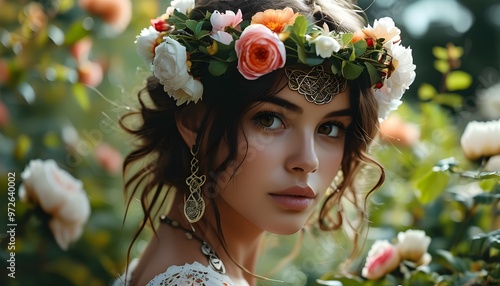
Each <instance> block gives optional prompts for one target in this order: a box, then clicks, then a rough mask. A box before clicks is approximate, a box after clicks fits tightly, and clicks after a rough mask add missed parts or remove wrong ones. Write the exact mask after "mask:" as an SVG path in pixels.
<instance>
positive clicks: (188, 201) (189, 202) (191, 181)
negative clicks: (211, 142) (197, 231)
mask: <svg viewBox="0 0 500 286" xmlns="http://www.w3.org/2000/svg"><path fill="white" fill-rule="evenodd" d="M191 155H193V159H191V176H189V177H187V179H186V185H188V187H189V195H187V198H186V195H184V216H186V219H187V220H188V221H189V223H195V222H197V221H199V220H200V219H201V217H202V216H203V213H204V212H205V201H204V200H203V196H202V193H201V186H203V184H204V183H205V179H206V177H205V175H202V176H198V170H199V166H198V147H197V146H196V145H193V147H192V148H191Z"/></svg>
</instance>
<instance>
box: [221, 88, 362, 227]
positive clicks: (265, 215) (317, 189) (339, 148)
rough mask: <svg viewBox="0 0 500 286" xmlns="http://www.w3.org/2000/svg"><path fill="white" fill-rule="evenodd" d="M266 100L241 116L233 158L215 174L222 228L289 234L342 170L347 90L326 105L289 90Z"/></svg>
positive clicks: (301, 224)
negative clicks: (232, 226) (248, 227)
mask: <svg viewBox="0 0 500 286" xmlns="http://www.w3.org/2000/svg"><path fill="white" fill-rule="evenodd" d="M266 100H268V101H265V102H259V103H257V104H255V105H254V106H253V107H252V108H250V110H249V111H248V112H247V113H246V114H244V115H243V118H242V131H241V132H240V134H239V138H238V140H239V141H238V142H239V146H238V155H237V158H236V160H235V162H233V163H232V164H230V166H229V167H228V169H226V171H224V172H223V173H222V174H215V175H217V176H218V177H217V178H218V180H217V186H218V191H219V196H218V197H217V202H218V206H219V211H220V213H221V217H222V221H223V222H224V223H225V222H227V223H233V224H235V225H245V224H251V225H253V226H255V227H257V228H258V229H261V230H265V231H269V232H272V233H277V234H292V233H295V232H297V231H298V230H300V229H301V228H302V227H303V225H304V224H305V223H306V221H307V219H308V218H309V216H310V215H311V213H312V212H313V210H314V208H315V207H316V206H317V204H318V202H320V200H321V199H322V198H323V197H324V194H325V192H326V190H327V188H328V187H329V186H330V184H331V182H332V181H333V179H334V177H335V175H336V174H337V171H338V170H339V168H340V163H341V161H342V155H343V152H344V141H345V140H344V137H345V129H346V128H347V127H348V126H349V124H351V120H352V118H351V115H350V114H351V112H350V104H349V91H348V90H346V91H344V92H342V93H340V94H337V95H336V96H335V97H334V98H333V100H332V101H331V102H330V103H328V104H324V105H316V104H313V103H309V102H307V101H306V99H305V98H304V96H302V95H300V94H298V93H297V92H295V91H292V90H290V89H289V88H284V89H282V90H281V91H280V92H279V93H278V94H277V95H276V96H275V97H269V98H267V99H266ZM245 139H246V140H245ZM246 142H248V145H247V144H246ZM222 148H224V147H222ZM220 153H224V152H220ZM245 154H246V155H245ZM219 155H220V157H222V156H223V154H219ZM241 162H242V163H241ZM239 163H241V165H240V166H239V168H237V166H238V165H239ZM233 172H234V176H232V174H233Z"/></svg>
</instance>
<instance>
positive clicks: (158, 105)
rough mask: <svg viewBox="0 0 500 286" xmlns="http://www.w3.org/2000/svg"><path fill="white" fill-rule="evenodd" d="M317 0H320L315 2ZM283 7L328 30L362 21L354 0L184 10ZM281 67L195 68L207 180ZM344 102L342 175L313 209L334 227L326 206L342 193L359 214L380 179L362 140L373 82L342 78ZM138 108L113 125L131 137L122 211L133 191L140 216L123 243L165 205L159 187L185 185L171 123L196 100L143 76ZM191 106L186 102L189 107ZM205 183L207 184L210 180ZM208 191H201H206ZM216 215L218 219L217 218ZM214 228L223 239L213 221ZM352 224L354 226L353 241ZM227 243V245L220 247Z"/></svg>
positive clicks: (371, 122)
mask: <svg viewBox="0 0 500 286" xmlns="http://www.w3.org/2000/svg"><path fill="white" fill-rule="evenodd" d="M323 2H324V3H323ZM285 7H290V8H292V9H293V10H294V11H296V12H300V13H301V14H303V15H307V16H308V17H309V18H311V19H314V21H316V22H318V23H317V24H318V25H323V23H327V24H328V25H329V27H330V29H331V30H337V31H354V30H357V29H359V28H361V27H362V26H363V20H362V17H361V16H359V14H358V13H357V11H356V9H355V7H354V6H352V5H351V4H349V3H348V2H346V1H343V2H341V1H319V0H318V1H315V4H314V5H313V4H311V3H305V2H301V0H297V1H293V0H284V1H283V0H281V1H274V0H251V1H250V0H248V1H229V0H222V1H220V0H208V1H199V3H197V6H196V7H195V9H194V10H193V11H192V12H191V13H190V17H192V18H193V19H199V18H202V17H204V16H205V11H213V10H219V11H225V10H232V11H237V10H238V9H241V11H242V14H243V19H246V20H249V19H251V17H252V15H254V14H255V13H257V12H259V11H264V10H266V9H283V8H285ZM283 76H284V75H283V72H282V71H275V72H272V73H270V74H267V75H265V76H262V77H260V78H259V79H257V80H253V81H249V80H246V79H244V78H243V77H242V76H241V75H240V74H239V73H231V74H224V75H222V76H219V77H212V76H210V75H209V74H208V71H207V72H206V75H205V76H201V79H200V80H201V82H202V84H203V87H204V91H203V101H202V102H201V104H203V105H204V107H205V108H204V110H205V113H204V115H203V119H202V120H201V125H200V128H199V131H198V136H197V142H203V145H204V146H203V150H204V152H203V153H202V154H200V158H199V159H200V167H201V168H200V169H201V171H202V172H203V173H204V174H206V175H207V182H206V184H207V185H214V183H215V180H216V178H215V176H210V175H208V174H209V172H210V174H220V172H223V171H224V170H226V169H227V168H228V166H229V164H230V163H231V162H233V161H234V159H235V158H236V155H237V153H238V151H239V150H238V146H239V143H240V142H238V133H239V131H240V126H241V117H242V115H243V114H245V112H246V111H247V110H248V109H249V108H250V106H252V105H254V104H255V103H256V102H259V101H262V99H263V98H264V97H268V96H273V95H275V94H276V93H277V91H279V90H280V89H281V88H284V86H279V84H278V83H280V82H282V81H281V79H282V77H283ZM349 88H350V105H351V108H352V109H353V112H354V113H353V114H354V115H353V121H352V124H351V125H350V126H349V127H348V129H347V130H346V136H345V140H346V142H345V148H344V156H343V161H342V163H341V174H342V177H343V179H342V180H341V182H340V183H339V184H337V185H336V186H332V187H333V188H335V190H336V191H335V192H332V193H329V194H328V195H327V197H326V198H325V200H324V203H323V205H322V206H321V210H320V211H319V217H318V220H317V222H318V224H319V227H320V228H321V229H322V230H335V229H338V228H340V227H341V226H342V224H343V216H342V214H341V213H340V212H337V213H333V212H332V211H331V209H332V208H333V207H334V206H336V205H339V204H341V199H342V198H343V197H345V196H346V195H347V194H348V193H350V194H351V195H349V196H348V197H349V198H351V200H353V204H354V205H355V206H358V210H359V216H360V218H362V219H365V217H366V201H367V197H368V194H369V193H371V192H372V191H374V190H375V189H377V188H378V187H379V186H380V185H381V184H382V183H383V180H384V171H383V168H382V167H381V166H380V164H378V163H377V162H376V161H375V160H374V159H373V158H371V157H370V156H369V155H368V148H369V144H370V142H371V141H372V140H373V138H374V137H375V135H376V134H377V130H378V115H377V102H376V100H375V97H374V96H373V90H372V89H371V88H370V87H369V86H366V83H363V82H360V81H352V82H349ZM138 100H139V103H140V110H139V111H137V112H131V113H128V114H126V115H124V116H123V117H122V119H121V121H120V123H121V126H122V127H123V128H124V129H125V130H126V131H127V132H129V133H130V134H132V135H133V136H134V137H135V138H136V139H137V142H138V144H137V146H136V147H135V149H134V150H133V151H132V152H131V153H130V154H129V155H128V156H127V157H126V159H125V161H124V167H123V171H124V180H125V188H124V191H125V195H126V197H127V211H128V207H129V206H130V204H131V202H132V201H133V200H135V198H138V199H139V201H140V202H141V205H142V210H143V213H144V217H143V219H142V223H141V224H140V225H139V227H138V229H137V231H136V233H135V235H134V237H133V239H132V242H131V245H130V247H129V251H128V256H129V255H130V250H131V247H132V245H133V244H134V242H135V241H136V240H137V238H138V236H139V234H140V233H141V232H142V231H143V230H144V228H145V227H146V226H147V225H148V224H151V225H152V226H153V230H154V219H155V218H157V217H158V215H159V213H160V212H161V211H162V207H163V206H164V205H165V202H166V198H167V195H168V194H169V193H171V192H176V191H177V192H181V193H188V192H189V190H188V189H187V186H186V185H185V179H186V178H187V177H188V176H189V175H190V160H191V158H192V157H191V156H192V155H191V153H190V149H189V147H190V146H187V145H186V144H185V143H184V141H183V139H182V137H181V135H180V133H179V131H178V129H177V126H176V115H177V114H178V113H180V112H183V111H187V112H196V106H197V105H198V104H200V103H198V104H196V105H194V104H188V105H183V106H177V105H176V102H175V100H174V99H172V98H171V97H169V96H168V95H167V94H166V93H165V92H164V90H163V86H162V85H161V84H159V82H158V80H157V79H156V78H154V77H150V78H148V80H147V84H146V87H145V88H144V89H143V90H141V91H140V92H139V94H138ZM189 109H192V110H189ZM137 119H138V120H139V122H140V126H139V127H137V128H134V127H131V126H130V125H129V123H130V122H131V121H130V120H132V121H137ZM221 142H225V143H226V146H228V150H227V151H228V152H227V156H226V157H225V158H224V160H223V162H222V163H220V164H216V163H215V158H214V156H215V153H216V150H217V148H218V147H219V146H220V144H221ZM366 165H371V166H375V167H376V168H377V169H378V170H379V171H380V172H379V174H380V177H379V179H378V181H377V182H376V183H375V184H374V186H373V187H372V188H371V189H370V190H369V192H368V193H367V195H366V196H365V198H364V199H363V200H362V201H361V202H359V201H358V199H357V198H358V195H357V189H356V185H355V181H356V180H355V179H356V177H357V174H358V173H359V172H360V170H361V169H362V168H363V167H364V166H366ZM211 183H212V184H211ZM207 192H208V193H207ZM212 192H213V190H210V189H208V190H206V192H205V195H206V199H209V200H211V204H210V205H211V206H213V208H214V209H213V211H214V212H215V215H216V217H218V211H217V204H216V202H215V195H216V193H212ZM219 223H220V222H218V224H219ZM216 229H217V231H218V233H219V237H220V238H221V243H222V245H223V246H224V247H225V241H224V239H223V234H222V233H221V232H220V225H217V226H216ZM359 235H360V232H359V231H356V232H355V240H356V242H357V240H358V238H359ZM226 251H227V249H226Z"/></svg>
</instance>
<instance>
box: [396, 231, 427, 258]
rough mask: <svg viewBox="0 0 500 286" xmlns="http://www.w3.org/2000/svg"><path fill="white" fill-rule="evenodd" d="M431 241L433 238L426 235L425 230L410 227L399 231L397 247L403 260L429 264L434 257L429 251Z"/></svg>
mask: <svg viewBox="0 0 500 286" xmlns="http://www.w3.org/2000/svg"><path fill="white" fill-rule="evenodd" d="M430 243H431V238H430V237H428V236H427V235H425V231H423V230H413V229H409V230H407V231H405V232H400V233H398V243H397V244H396V248H397V249H398V252H399V256H400V258H401V260H409V261H412V262H415V263H416V265H417V266H420V265H427V264H429V263H430V262H431V259H432V258H431V255H430V254H429V253H427V248H429V244H430Z"/></svg>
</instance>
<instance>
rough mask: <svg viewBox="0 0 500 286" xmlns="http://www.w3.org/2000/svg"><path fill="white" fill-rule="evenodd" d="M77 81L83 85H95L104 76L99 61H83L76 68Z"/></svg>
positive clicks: (99, 82)
mask: <svg viewBox="0 0 500 286" xmlns="http://www.w3.org/2000/svg"><path fill="white" fill-rule="evenodd" d="M77 72H78V81H79V82H80V83H83V84H85V85H89V86H93V87H96V86H98V85H99V84H101V82H102V79H103V77H104V68H103V67H102V65H101V64H100V63H96V62H91V61H84V62H82V63H80V65H79V66H78V68H77Z"/></svg>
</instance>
